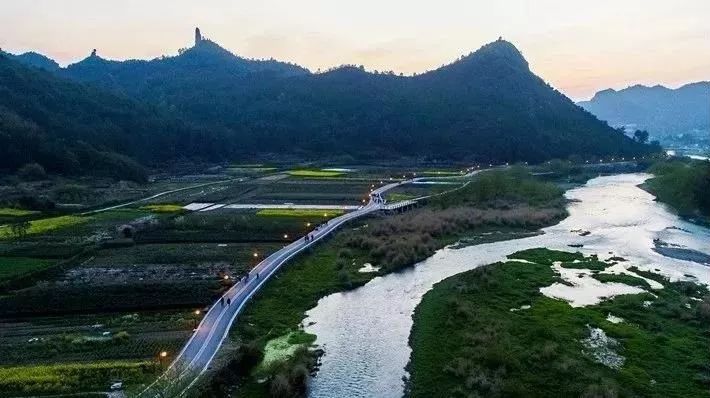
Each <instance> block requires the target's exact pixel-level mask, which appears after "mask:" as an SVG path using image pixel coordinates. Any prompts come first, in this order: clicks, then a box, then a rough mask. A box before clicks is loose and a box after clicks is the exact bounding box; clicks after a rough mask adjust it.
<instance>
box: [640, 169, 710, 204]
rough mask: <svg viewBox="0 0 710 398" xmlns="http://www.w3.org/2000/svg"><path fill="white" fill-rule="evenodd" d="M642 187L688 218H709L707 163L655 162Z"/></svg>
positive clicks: (709, 199)
mask: <svg viewBox="0 0 710 398" xmlns="http://www.w3.org/2000/svg"><path fill="white" fill-rule="evenodd" d="M649 172H651V173H653V174H654V175H655V177H654V178H652V179H650V180H648V181H647V182H646V184H645V187H646V188H647V189H648V190H649V191H650V192H651V193H653V194H654V195H656V197H657V198H658V200H659V201H661V202H664V203H667V204H668V205H670V206H671V207H672V208H673V209H674V210H676V211H677V212H678V214H680V215H682V216H687V217H704V218H708V217H710V162H707V161H692V160H687V161H686V160H671V161H664V162H658V163H656V164H654V165H653V166H651V168H650V169H649Z"/></svg>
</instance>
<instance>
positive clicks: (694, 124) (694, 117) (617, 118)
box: [579, 82, 710, 138]
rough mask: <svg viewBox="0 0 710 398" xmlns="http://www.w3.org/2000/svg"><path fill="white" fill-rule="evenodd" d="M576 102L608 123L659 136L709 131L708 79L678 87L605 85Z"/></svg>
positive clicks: (709, 83)
mask: <svg viewBox="0 0 710 398" xmlns="http://www.w3.org/2000/svg"><path fill="white" fill-rule="evenodd" d="M579 105H580V106H582V107H583V108H585V109H587V110H588V111H590V112H592V113H593V114H595V115H596V116H597V117H599V118H600V119H602V120H607V121H608V122H609V123H610V124H611V125H618V126H623V125H633V127H634V128H638V129H643V130H648V131H649V132H650V133H651V134H652V135H653V136H654V137H658V138H663V137H665V136H669V135H677V134H688V133H691V134H692V133H693V132H700V133H702V132H704V133H706V134H707V132H710V82H698V83H692V84H687V85H685V86H683V87H680V88H677V89H669V88H666V87H663V86H653V87H646V86H641V85H636V86H633V87H629V88H626V89H623V90H619V91H615V90H612V89H608V90H604V91H600V92H598V93H597V94H596V95H595V96H594V98H592V99H591V100H590V101H585V102H580V103H579Z"/></svg>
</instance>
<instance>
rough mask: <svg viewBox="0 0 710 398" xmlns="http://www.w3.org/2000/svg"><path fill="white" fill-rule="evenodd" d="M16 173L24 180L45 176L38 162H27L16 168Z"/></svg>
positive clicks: (40, 178)
mask: <svg viewBox="0 0 710 398" xmlns="http://www.w3.org/2000/svg"><path fill="white" fill-rule="evenodd" d="M17 175H18V176H19V177H20V178H22V179H23V180H25V181H38V180H44V179H46V178H47V172H46V171H45V170H44V167H42V165H41V164H39V163H28V164H26V165H24V166H22V167H20V169H19V170H17Z"/></svg>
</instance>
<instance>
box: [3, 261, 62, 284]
mask: <svg viewBox="0 0 710 398" xmlns="http://www.w3.org/2000/svg"><path fill="white" fill-rule="evenodd" d="M55 262H56V261H54V260H47V259H36V258H27V257H0V282H3V281H7V280H12V279H15V278H18V277H21V276H24V275H27V274H31V273H33V272H36V271H40V270H42V269H45V268H47V267H51V266H52V265H53V264H54V263H55Z"/></svg>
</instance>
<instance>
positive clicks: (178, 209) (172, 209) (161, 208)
mask: <svg viewBox="0 0 710 398" xmlns="http://www.w3.org/2000/svg"><path fill="white" fill-rule="evenodd" d="M140 210H148V211H152V212H154V213H182V212H184V211H185V209H183V208H182V205H178V204H170V203H166V204H151V205H145V206H141V208H140Z"/></svg>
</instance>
